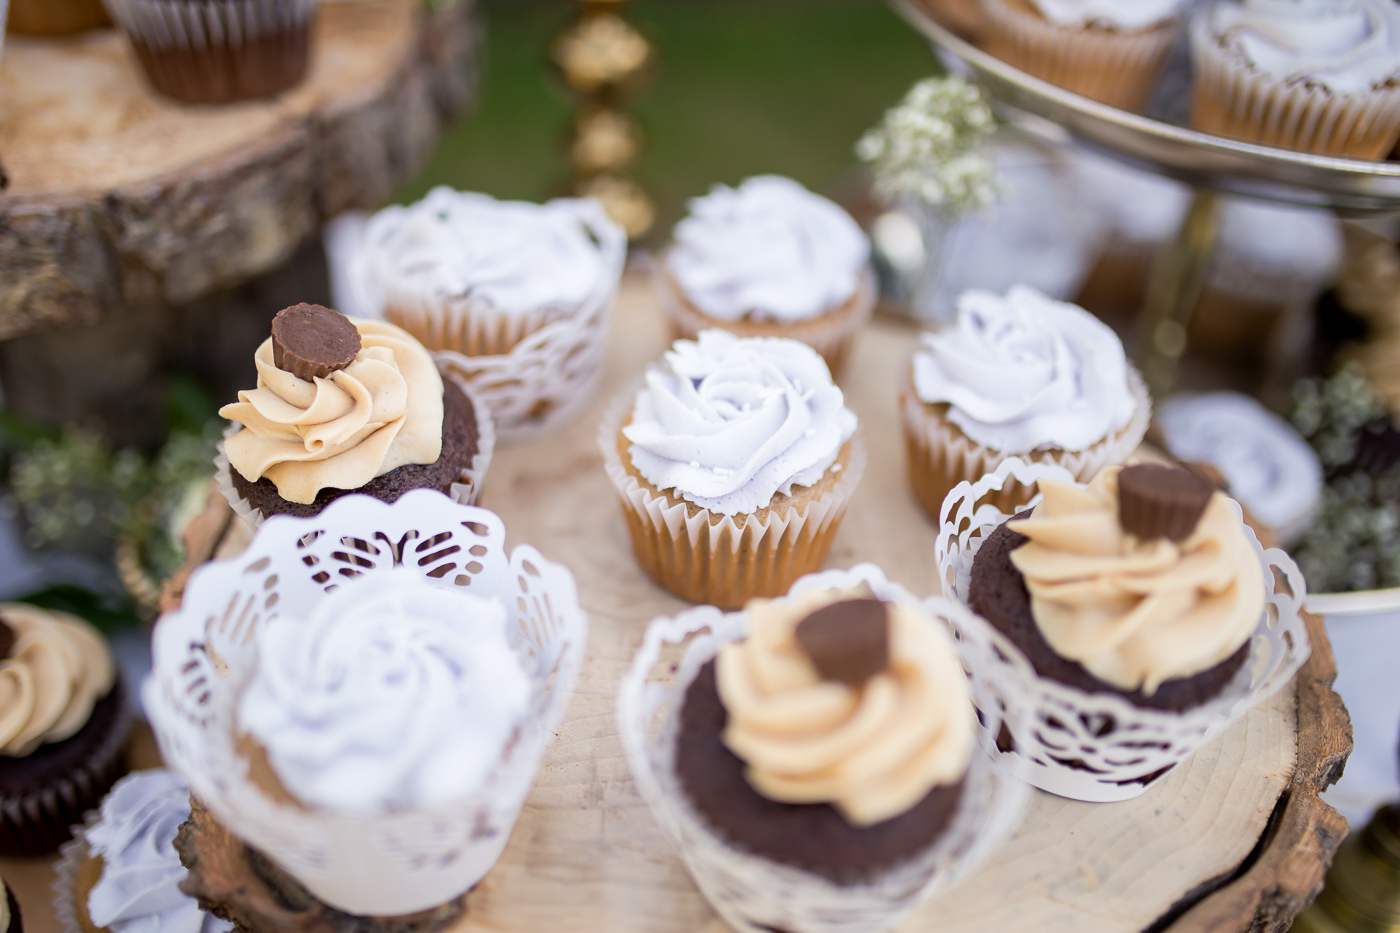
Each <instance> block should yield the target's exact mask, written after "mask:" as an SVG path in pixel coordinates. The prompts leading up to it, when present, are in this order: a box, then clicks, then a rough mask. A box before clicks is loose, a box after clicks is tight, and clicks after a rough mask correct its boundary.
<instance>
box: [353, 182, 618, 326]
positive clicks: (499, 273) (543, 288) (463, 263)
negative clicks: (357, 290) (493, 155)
mask: <svg viewBox="0 0 1400 933" xmlns="http://www.w3.org/2000/svg"><path fill="white" fill-rule="evenodd" d="M599 230H602V231H606V232H608V233H612V232H614V231H615V232H616V233H617V235H618V236H619V237H621V236H624V234H622V232H621V230H620V228H618V227H617V225H616V224H615V223H613V221H612V220H610V219H609V218H608V216H607V214H606V212H604V210H603V207H602V205H601V204H599V203H598V202H597V201H594V200H592V199H577V198H559V199H556V200H553V201H549V202H547V203H545V204H531V203H528V202H525V201H497V200H496V199H495V198H492V197H488V196H487V195H484V194H475V193H472V192H467V191H454V190H452V189H451V188H446V187H438V188H434V189H433V190H431V191H429V192H428V195H427V197H425V198H424V199H423V200H421V201H418V202H417V203H415V204H410V205H408V206H407V207H398V206H395V207H387V208H385V209H384V210H382V211H380V212H379V213H377V214H375V215H374V217H372V218H371V219H370V221H369V224H368V226H367V227H366V228H365V240H364V252H363V255H364V261H365V262H366V263H367V264H368V268H367V270H366V274H367V277H368V279H369V284H370V286H371V288H373V289H376V290H379V291H381V292H382V293H383V294H386V295H390V296H392V295H394V294H407V295H417V296H424V297H430V298H437V299H470V300H472V301H474V302H481V303H483V304H485V305H488V306H490V307H491V308H494V309H496V310H497V311H502V312H506V313H513V314H528V313H532V312H536V311H543V310H550V309H556V308H557V309H562V310H566V311H570V310H573V309H574V308H576V307H577V306H579V305H581V304H583V303H584V302H585V301H587V300H588V299H589V298H590V297H592V296H593V295H594V294H595V293H597V292H598V291H599V290H600V289H603V288H606V287H608V285H609V283H610V282H611V277H612V275H613V272H612V269H611V263H610V262H609V261H608V258H607V251H606V250H605V249H604V244H602V243H601V242H600V241H599V239H598V237H597V236H596V235H595V231H599Z"/></svg>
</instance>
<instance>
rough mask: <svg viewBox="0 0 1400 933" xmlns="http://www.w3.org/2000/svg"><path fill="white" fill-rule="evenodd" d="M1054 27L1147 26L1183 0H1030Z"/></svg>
mask: <svg viewBox="0 0 1400 933" xmlns="http://www.w3.org/2000/svg"><path fill="white" fill-rule="evenodd" d="M1031 3H1032V4H1034V5H1035V8H1036V9H1037V10H1039V11H1040V15H1042V16H1044V17H1045V18H1046V19H1048V20H1049V21H1050V22H1052V23H1054V24H1055V25H1057V26H1074V27H1083V26H1089V25H1091V24H1092V25H1098V26H1110V27H1113V28H1114V29H1122V30H1137V29H1147V28H1148V27H1149V26H1155V25H1157V24H1158V23H1164V22H1166V21H1167V20H1169V19H1171V18H1172V17H1174V16H1176V15H1177V14H1178V13H1180V12H1181V7H1182V5H1183V0H1031Z"/></svg>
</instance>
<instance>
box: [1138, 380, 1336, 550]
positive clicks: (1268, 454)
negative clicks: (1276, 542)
mask: <svg viewBox="0 0 1400 933" xmlns="http://www.w3.org/2000/svg"><path fill="white" fill-rule="evenodd" d="M1157 419H1158V422H1159V423H1160V424H1161V426H1162V431H1163V433H1165V434H1166V439H1167V447H1168V448H1169V449H1170V450H1171V453H1172V455H1173V456H1175V457H1177V458H1179V459H1181V460H1186V461H1189V462H1193V463H1208V464H1210V465H1211V466H1214V467H1215V468H1216V469H1218V470H1220V472H1221V473H1222V474H1224V476H1225V480H1226V482H1228V483H1229V484H1230V495H1232V496H1234V497H1235V498H1236V499H1239V500H1240V502H1242V503H1244V505H1245V507H1246V508H1248V509H1249V511H1250V512H1251V513H1253V514H1254V516H1255V517H1256V518H1258V519H1259V520H1260V521H1262V522H1263V523H1264V524H1266V525H1268V526H1269V527H1270V528H1272V529H1274V531H1275V532H1276V533H1278V534H1279V536H1280V537H1281V538H1287V537H1290V536H1291V535H1293V534H1296V533H1298V532H1301V531H1302V530H1303V528H1304V527H1306V525H1307V522H1308V520H1309V519H1310V518H1311V517H1312V515H1313V513H1314V512H1315V511H1316V510H1317V506H1318V503H1319V502H1320V501H1321V499H1322V467H1321V466H1320V465H1319V464H1318V461H1317V454H1315V453H1313V450H1312V448H1311V447H1309V446H1308V444H1307V442H1306V441H1304V440H1303V438H1302V437H1300V436H1299V434H1298V432H1297V431H1295V430H1293V427H1292V426H1291V425H1289V423H1288V422H1287V421H1284V420H1283V419H1282V418H1280V417H1279V416H1278V415H1275V414H1274V413H1273V412H1271V411H1269V410H1268V409H1267V408H1265V407H1264V406H1263V405H1260V404H1259V403H1258V402H1256V401H1255V400H1254V399H1252V398H1250V397H1249V396H1247V395H1241V394H1239V393H1238V392H1211V393H1207V394H1205V395H1179V396H1176V397H1174V398H1170V399H1167V401H1166V402H1164V403H1163V404H1162V406H1161V407H1160V408H1159V409H1158V411H1157Z"/></svg>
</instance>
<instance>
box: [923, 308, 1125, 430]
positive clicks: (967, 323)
mask: <svg viewBox="0 0 1400 933" xmlns="http://www.w3.org/2000/svg"><path fill="white" fill-rule="evenodd" d="M914 390H915V392H916V393H917V394H918V396H919V399H920V400H921V401H924V402H927V403H937V402H947V403H948V404H949V406H950V407H949V410H948V417H949V419H950V420H951V421H952V422H953V423H954V424H956V425H957V426H958V427H959V428H961V429H962V430H963V433H965V434H966V435H967V436H968V437H970V438H972V440H974V441H976V442H977V443H979V444H982V445H983V446H986V447H990V448H992V449H993V450H999V451H1002V452H1004V453H1009V454H1015V453H1026V452H1028V451H1032V450H1035V449H1037V448H1041V447H1058V448H1061V449H1064V450H1082V449H1084V448H1085V447H1088V446H1090V445H1091V444H1094V443H1096V442H1097V441H1099V440H1102V439H1103V438H1104V437H1106V436H1108V435H1109V434H1110V433H1112V432H1114V431H1117V430H1120V429H1121V428H1123V427H1124V426H1125V425H1126V424H1127V423H1128V421H1129V420H1131V418H1132V416H1133V411H1134V409H1135V408H1136V405H1137V403H1136V401H1135V400H1134V398H1133V395H1132V393H1131V392H1130V390H1129V387H1128V368H1127V360H1126V358H1125V357H1124V355H1123V344H1122V343H1121V342H1119V340H1118V337H1117V336H1116V335H1115V334H1114V333H1113V331H1112V330H1110V329H1109V328H1108V327H1107V326H1106V325H1105V324H1103V323H1102V322H1100V321H1099V320H1098V319H1097V318H1095V317H1094V316H1093V315H1091V314H1090V313H1089V312H1087V311H1085V310H1084V309H1082V308H1079V307H1077V306H1075V305H1072V304H1068V303H1066V302H1063V301H1055V300H1054V299H1051V298H1047V297H1046V296H1045V295H1043V294H1041V293H1040V292H1038V291H1036V290H1035V289H1033V288H1029V287H1027V286H1025V285H1016V286H1013V287H1012V288H1011V290H1010V291H1008V292H1007V293H1006V296H1005V297H1002V296H1000V295H996V294H993V293H992V292H987V291H981V290H977V289H973V290H970V291H967V292H964V293H963V294H962V295H961V296H960V297H959V299H958V317H957V320H956V321H955V322H954V323H953V324H952V325H951V326H949V327H947V328H945V329H943V330H941V331H938V332H936V333H931V334H924V335H923V338H922V342H921V343H920V346H919V349H918V352H916V353H915V355H914Z"/></svg>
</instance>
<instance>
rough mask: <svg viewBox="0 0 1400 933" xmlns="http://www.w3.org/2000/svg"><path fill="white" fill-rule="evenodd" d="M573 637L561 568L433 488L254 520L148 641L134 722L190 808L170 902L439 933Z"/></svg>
mask: <svg viewBox="0 0 1400 933" xmlns="http://www.w3.org/2000/svg"><path fill="white" fill-rule="evenodd" d="M231 605H233V606H237V607H238V609H237V611H236V612H230V611H228V607H229V606H231ZM587 631H588V624H587V617H586V616H584V614H583V612H582V610H581V609H580V608H579V606H578V597H577V591H576V588H575V584H574V581H573V577H572V576H571V575H570V574H569V572H568V571H567V569H565V568H563V567H562V566H560V565H558V564H553V563H550V562H549V561H546V560H544V559H543V558H542V557H541V556H540V554H539V552H538V551H536V550H535V549H533V548H530V547H528V546H525V545H522V546H519V547H517V548H516V549H515V550H514V552H508V551H506V549H505V528H504V526H503V525H502V523H501V521H500V519H499V518H498V517H497V516H495V515H494V514H492V513H491V512H488V511H486V510H485V509H480V508H476V507H473V506H464V505H459V504H456V503H453V502H452V501H451V500H449V499H447V498H446V497H444V496H443V495H441V494H440V493H437V492H432V491H429V490H421V489H420V490H416V491H414V492H411V493H409V494H407V495H405V496H404V497H403V498H402V499H400V500H398V501H397V502H395V503H394V504H393V505H389V504H386V503H383V502H380V501H378V500H375V499H371V498H367V497H356V498H354V499H345V500H340V501H337V502H334V503H332V504H331V505H330V506H329V507H328V508H327V509H326V510H325V511H324V512H322V513H321V514H320V515H318V516H316V517H315V518H314V519H291V518H285V519H282V520H279V521H275V522H267V523H266V524H264V525H263V526H262V527H261V528H259V529H258V532H257V533H256V535H255V536H254V538H253V540H252V542H251V543H250V544H249V546H248V549H247V550H246V551H245V552H243V553H242V554H240V555H239V556H238V557H236V558H234V559H232V560H229V561H224V562H216V563H212V564H207V565H205V567H204V568H202V569H201V570H200V572H199V573H197V574H195V575H194V576H193V577H192V578H191V583H190V586H189V587H188V588H187V589H186V592H185V594H184V599H183V602H182V603H181V606H180V608H179V609H178V610H176V611H174V612H171V613H167V614H166V615H164V616H162V617H161V619H160V621H159V622H158V623H157V625H156V628H155V631H154V634H153V639H152V643H153V655H154V672H153V677H152V681H151V683H150V685H149V686H148V688H147V690H146V692H145V697H144V699H145V706H146V709H147V711H148V713H149V715H150V719H151V725H152V728H153V730H154V732H155V735H156V738H157V740H158V741H159V743H160V750H161V754H162V755H163V756H164V758H165V760H166V761H167V762H169V763H170V765H171V767H172V768H173V769H174V770H176V771H178V772H179V773H180V774H181V775H182V776H183V777H184V778H185V779H186V780H187V781H188V782H189V784H190V788H191V791H192V793H193V794H194V797H195V799H196V800H197V802H198V806H196V807H195V808H194V814H193V816H192V819H191V822H190V824H189V826H188V830H187V831H184V832H182V833H181V835H180V838H179V840H178V842H177V848H178V849H179V850H180V853H181V856H182V860H183V862H184V863H185V864H186V865H188V866H189V868H190V877H189V878H188V880H187V882H186V884H185V886H184V890H185V891H187V892H188V893H190V894H192V895H194V896H196V897H197V898H198V899H199V901H200V903H201V904H202V905H204V906H206V907H207V908H208V909H209V910H211V911H212V912H214V913H215V914H217V915H218V916H220V917H223V918H225V919H229V920H232V921H233V922H234V923H236V924H237V925H238V926H239V927H240V928H242V929H245V930H271V929H286V928H288V925H289V924H290V926H291V928H297V925H298V924H299V923H301V922H303V920H299V919H298V918H307V917H311V918H315V917H321V918H324V919H325V922H327V923H331V924H333V923H338V922H342V921H339V920H337V919H336V918H342V917H343V916H344V915H345V914H351V915H355V916H356V917H357V918H365V919H364V920H363V921H361V920H358V919H357V921H356V922H357V923H360V922H363V923H365V924H366V927H365V928H367V929H381V930H421V931H432V930H439V929H443V928H445V927H447V926H449V925H450V924H451V923H453V922H454V921H456V920H457V919H459V918H460V916H461V914H462V911H463V910H464V898H465V894H466V892H467V891H468V890H469V889H470V888H471V887H472V886H473V885H475V884H476V883H477V882H478V881H480V880H481V879H482V878H483V877H484V876H485V875H486V874H487V872H489V871H490V870H491V867H492V866H493V865H494V864H495V862H496V860H497V859H498V858H499V857H500V854H501V852H502V850H503V849H504V848H505V846H506V843H507V842H508V840H509V839H510V835H511V830H512V828H513V827H514V824H515V821H516V818H517V817H518V816H519V813H520V809H521V807H522V806H523V805H524V802H525V798H526V795H527V794H529V792H530V789H531V786H532V785H533V783H534V777H535V773H536V771H537V770H538V768H539V764H540V760H541V758H542V757H543V754H544V750H545V747H546V745H547V743H548V741H549V740H550V738H551V737H552V736H553V734H554V729H555V728H556V726H557V725H558V722H559V719H560V717H561V716H562V714H563V711H564V708H565V706H566V705H567V703H568V700H569V697H570V694H571V692H572V689H573V684H574V681H575V679H576V677H577V675H578V668H579V663H580V661H581V659H582V656H583V651H584V646H585V644H586V641H587ZM289 904H290V905H300V906H298V907H295V908H293V907H288V906H286V905H289ZM327 928H329V927H327Z"/></svg>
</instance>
